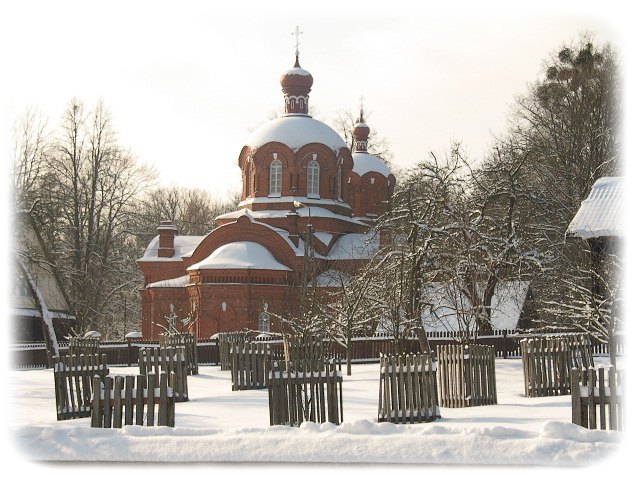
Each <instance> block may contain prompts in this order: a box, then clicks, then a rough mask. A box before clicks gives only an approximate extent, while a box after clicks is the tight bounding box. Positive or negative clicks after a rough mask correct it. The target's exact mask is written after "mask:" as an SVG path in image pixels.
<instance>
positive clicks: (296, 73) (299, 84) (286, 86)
mask: <svg viewBox="0 0 640 480" xmlns="http://www.w3.org/2000/svg"><path fill="white" fill-rule="evenodd" d="M280 85H281V86H282V92H283V93H284V94H285V95H287V94H290V95H308V94H309V92H310V91H311V86H312V85H313V76H311V74H310V73H309V72H308V71H306V70H305V69H304V68H302V67H301V66H300V62H299V60H298V56H296V63H295V65H294V66H293V68H290V69H289V70H287V71H286V72H284V73H283V74H282V76H281V77H280Z"/></svg>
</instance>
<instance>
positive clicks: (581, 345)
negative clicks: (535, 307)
mask: <svg viewBox="0 0 640 480" xmlns="http://www.w3.org/2000/svg"><path fill="white" fill-rule="evenodd" d="M520 349H521V351H522V364H523V369H524V389H525V395H526V396H527V397H544V396H555V395H569V394H570V393H571V369H572V368H583V367H585V368H587V367H592V366H593V356H592V354H591V345H590V342H589V338H588V337H587V336H586V335H559V336H546V337H530V338H525V339H522V340H521V341H520Z"/></svg>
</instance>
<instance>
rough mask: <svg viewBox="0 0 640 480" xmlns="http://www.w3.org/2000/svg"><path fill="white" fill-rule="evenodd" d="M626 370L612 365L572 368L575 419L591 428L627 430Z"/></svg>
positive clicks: (572, 396)
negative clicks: (624, 423) (623, 391)
mask: <svg viewBox="0 0 640 480" xmlns="http://www.w3.org/2000/svg"><path fill="white" fill-rule="evenodd" d="M622 388H623V377H622V371H620V370H616V368H615V367H613V366H610V367H608V368H605V367H600V368H598V369H596V368H593V367H591V368H589V369H586V368H581V369H578V368H573V369H572V370H571V417H572V418H571V421H572V422H573V423H575V424H576V425H581V426H583V427H585V428H589V429H598V428H599V429H600V430H607V429H608V430H623V428H622V424H623V407H622Z"/></svg>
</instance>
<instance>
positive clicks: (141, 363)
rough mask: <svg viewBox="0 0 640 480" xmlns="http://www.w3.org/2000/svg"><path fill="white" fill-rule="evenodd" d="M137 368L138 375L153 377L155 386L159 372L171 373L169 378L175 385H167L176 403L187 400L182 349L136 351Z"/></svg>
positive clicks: (184, 358) (154, 348) (185, 365)
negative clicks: (172, 374) (171, 375)
mask: <svg viewBox="0 0 640 480" xmlns="http://www.w3.org/2000/svg"><path fill="white" fill-rule="evenodd" d="M138 367H139V368H140V374H142V375H148V374H152V375H155V380H156V385H158V382H159V381H160V372H173V373H174V376H173V377H171V378H172V379H173V381H174V382H175V383H169V386H170V387H171V389H172V390H173V393H174V399H175V401H176V402H186V401H188V400H189V387H188V385H187V378H188V375H187V360H186V356H185V351H184V347H175V348H173V347H169V348H158V347H153V348H141V349H140V350H139V351H138Z"/></svg>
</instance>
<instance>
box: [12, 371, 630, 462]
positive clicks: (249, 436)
mask: <svg viewBox="0 0 640 480" xmlns="http://www.w3.org/2000/svg"><path fill="white" fill-rule="evenodd" d="M598 361H599V362H600V363H603V362H606V361H607V359H606V358H601V359H598ZM110 370H111V373H112V374H125V373H137V372H136V368H128V367H112V368H111V369H110ZM496 373H497V386H498V402H499V403H498V405H491V406H482V407H470V408H459V409H453V408H441V415H442V419H439V420H437V421H436V422H433V423H424V424H416V425H393V424H387V423H377V422H376V416H377V405H378V377H377V365H376V364H366V365H355V366H354V367H353V375H352V376H350V377H347V376H346V375H345V377H344V384H343V398H344V418H345V422H344V423H343V424H342V425H340V426H335V425H333V424H322V425H319V424H312V423H307V424H304V425H303V426H302V427H301V428H291V427H282V426H278V427H270V426H269V412H268V399H267V391H266V390H250V391H240V392H232V391H231V380H230V373H229V372H221V371H220V368H219V367H213V366H209V367H208V366H201V367H200V374H199V375H195V376H191V377H189V396H190V398H191V400H190V401H189V402H184V403H178V404H177V405H176V428H168V427H153V428H151V427H139V426H127V427H124V428H123V429H93V428H91V427H90V426H89V425H90V420H89V419H75V420H66V421H61V422H58V421H56V416H55V398H54V390H53V373H52V370H25V371H10V372H9V377H10V381H11V382H12V384H13V385H12V389H13V395H11V396H10V398H9V401H8V402H7V405H6V407H7V408H10V410H9V411H10V416H9V419H8V427H9V442H10V443H11V444H12V446H13V447H14V448H15V449H16V455H17V457H15V458H21V459H23V460H26V461H27V462H29V463H30V464H32V465H33V462H32V461H33V460H38V461H41V460H44V461H71V462H84V461H93V462H95V461H98V462H120V461H125V462H140V461H141V462H278V463H281V462H320V463H324V462H337V463H339V464H343V465H344V464H351V463H365V464H378V463H387V464H389V463H391V464H394V463H395V464H397V463H403V464H405V463H411V464H434V463H435V464H441V465H451V464H458V465H460V464H463V465H530V466H531V465H533V466H540V465H544V466H576V465H581V466H590V467H591V466H593V465H594V464H597V463H599V462H603V461H604V462H608V461H609V460H610V459H611V458H610V457H611V456H612V455H615V456H616V457H617V456H618V455H617V453H619V452H617V450H618V449H619V448H620V447H621V446H622V445H623V444H624V442H623V441H622V439H623V434H622V433H619V432H603V431H588V430H586V429H583V428H581V427H577V426H575V425H572V424H571V404H570V397H569V396H560V397H542V398H526V397H525V396H524V395H523V392H524V382H523V377H522V362H521V360H520V359H508V360H500V359H499V360H497V361H496ZM6 452H7V450H6V449H5V453H6ZM616 463H617V462H616ZM40 465H42V464H40ZM245 465H246V464H245Z"/></svg>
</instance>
